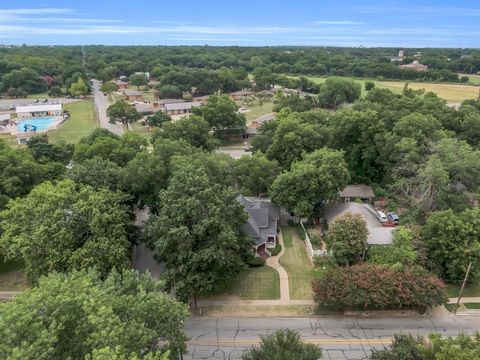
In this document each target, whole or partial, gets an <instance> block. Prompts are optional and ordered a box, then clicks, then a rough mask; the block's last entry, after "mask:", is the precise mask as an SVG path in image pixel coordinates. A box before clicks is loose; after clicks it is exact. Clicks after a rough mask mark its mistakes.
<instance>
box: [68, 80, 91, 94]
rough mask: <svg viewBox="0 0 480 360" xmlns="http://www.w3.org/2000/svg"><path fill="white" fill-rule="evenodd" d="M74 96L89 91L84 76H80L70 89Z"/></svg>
mask: <svg viewBox="0 0 480 360" xmlns="http://www.w3.org/2000/svg"><path fill="white" fill-rule="evenodd" d="M68 90H69V92H70V94H72V95H73V96H85V95H87V93H88V87H87V85H85V82H84V81H83V80H82V78H78V80H77V81H75V82H74V83H73V84H72V85H71V86H70V88H69V89H68Z"/></svg>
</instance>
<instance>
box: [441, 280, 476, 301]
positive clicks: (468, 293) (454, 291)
mask: <svg viewBox="0 0 480 360" xmlns="http://www.w3.org/2000/svg"><path fill="white" fill-rule="evenodd" d="M461 287H462V285H461V284H458V285H452V284H449V285H447V293H448V296H449V297H457V296H458V294H459V292H460V288H461ZM477 296H480V283H479V284H468V285H466V286H465V289H464V290H463V294H462V298H463V297H477Z"/></svg>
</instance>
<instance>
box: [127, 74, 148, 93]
mask: <svg viewBox="0 0 480 360" xmlns="http://www.w3.org/2000/svg"><path fill="white" fill-rule="evenodd" d="M129 81H130V84H132V85H134V86H136V87H137V89H138V90H140V86H141V85H147V83H148V78H147V75H146V74H144V73H135V74H132V75H131V76H130V79H129Z"/></svg>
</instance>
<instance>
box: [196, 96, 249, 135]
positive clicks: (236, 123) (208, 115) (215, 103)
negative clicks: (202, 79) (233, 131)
mask: <svg viewBox="0 0 480 360" xmlns="http://www.w3.org/2000/svg"><path fill="white" fill-rule="evenodd" d="M192 112H193V113H194V114H195V115H198V116H201V117H203V118H204V119H205V120H206V121H207V123H208V125H209V126H210V127H211V128H214V129H226V128H230V127H244V126H245V121H246V120H245V115H243V114H239V113H237V105H236V104H235V101H233V100H230V98H229V97H228V96H227V95H211V96H210V97H209V98H208V102H207V103H206V104H205V105H202V106H199V107H195V108H193V109H192Z"/></svg>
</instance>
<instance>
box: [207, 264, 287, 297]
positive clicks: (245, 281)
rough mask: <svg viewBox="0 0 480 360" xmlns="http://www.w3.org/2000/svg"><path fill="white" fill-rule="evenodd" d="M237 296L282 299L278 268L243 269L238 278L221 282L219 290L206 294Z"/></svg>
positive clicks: (209, 295)
mask: <svg viewBox="0 0 480 360" xmlns="http://www.w3.org/2000/svg"><path fill="white" fill-rule="evenodd" d="M216 296H237V297H239V298H240V299H243V300H276V299H280V280H279V277H278V273H277V271H276V270H274V269H273V268H271V267H270V266H266V265H265V266H261V267H251V268H248V269H247V270H245V271H243V272H242V273H241V274H240V275H238V276H237V278H236V279H232V280H229V281H228V282H224V283H221V284H219V286H218V288H217V290H216V291H215V292H212V293H210V294H207V295H205V296H204V297H205V298H214V297H216Z"/></svg>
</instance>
